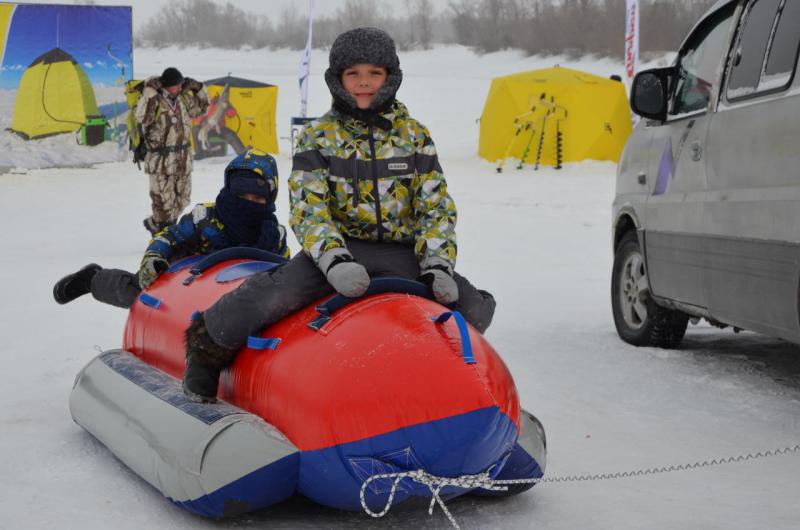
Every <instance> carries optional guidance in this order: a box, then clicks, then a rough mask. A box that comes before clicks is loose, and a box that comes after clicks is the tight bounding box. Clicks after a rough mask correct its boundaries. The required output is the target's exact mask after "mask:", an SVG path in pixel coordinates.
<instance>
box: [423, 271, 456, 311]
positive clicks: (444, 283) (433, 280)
mask: <svg viewBox="0 0 800 530" xmlns="http://www.w3.org/2000/svg"><path fill="white" fill-rule="evenodd" d="M417 280H418V281H420V282H422V283H424V284H425V285H427V286H428V287H430V288H431V291H433V297H434V298H435V299H436V301H437V302H439V303H440V304H443V305H447V304H452V303H453V302H455V301H456V300H458V285H457V284H456V281H455V280H454V279H453V273H452V272H451V269H450V267H449V266H447V265H444V264H439V263H434V264H429V265H427V266H426V267H425V268H422V270H421V271H420V274H419V278H417Z"/></svg>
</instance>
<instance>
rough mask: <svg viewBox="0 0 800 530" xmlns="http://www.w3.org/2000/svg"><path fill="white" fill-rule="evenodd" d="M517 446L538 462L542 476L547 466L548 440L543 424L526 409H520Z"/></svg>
mask: <svg viewBox="0 0 800 530" xmlns="http://www.w3.org/2000/svg"><path fill="white" fill-rule="evenodd" d="M519 412H520V414H519V431H520V432H519V438H517V444H519V445H520V447H522V448H523V449H525V451H526V452H527V453H528V454H529V455H531V456H532V457H533V459H534V460H536V463H537V464H539V469H541V471H542V474H544V468H545V466H546V465H547V438H546V436H545V434H544V426H543V425H542V422H540V421H539V420H538V419H536V416H534V415H533V414H531V413H530V412H528V411H527V410H525V409H520V411H519Z"/></svg>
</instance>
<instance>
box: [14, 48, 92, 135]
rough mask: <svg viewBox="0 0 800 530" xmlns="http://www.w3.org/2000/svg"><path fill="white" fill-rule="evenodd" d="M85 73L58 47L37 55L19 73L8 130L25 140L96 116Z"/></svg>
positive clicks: (76, 126) (72, 127)
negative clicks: (20, 73)
mask: <svg viewBox="0 0 800 530" xmlns="http://www.w3.org/2000/svg"><path fill="white" fill-rule="evenodd" d="M99 114H100V111H99V110H98V109H97V101H96V100H95V97H94V90H92V85H91V84H90V83H89V78H88V77H86V72H84V71H83V68H81V67H80V65H79V64H78V63H77V62H76V61H75V59H74V58H73V57H72V56H71V55H70V54H68V53H67V52H65V51H64V50H62V49H60V48H53V49H52V50H50V51H49V52H47V53H44V54H42V55H40V56H39V57H37V58H36V59H35V60H34V61H33V62H32V63H31V64H30V66H28V68H27V69H26V70H25V73H23V74H22V79H21V80H20V83H19V87H18V88H17V98H16V100H15V102H14V115H13V117H12V119H11V130H12V131H14V132H16V133H18V134H19V135H20V136H22V137H24V138H28V139H32V138H39V137H42V136H49V135H51V134H58V133H63V132H71V131H76V130H78V129H79V128H80V127H81V125H83V124H84V123H86V121H87V117H89V116H97V115H99Z"/></svg>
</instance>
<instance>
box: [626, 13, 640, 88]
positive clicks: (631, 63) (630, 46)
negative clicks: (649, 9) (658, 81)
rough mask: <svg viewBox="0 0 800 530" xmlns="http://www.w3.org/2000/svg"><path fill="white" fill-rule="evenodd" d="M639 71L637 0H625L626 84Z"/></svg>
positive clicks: (630, 81) (629, 82) (631, 80)
mask: <svg viewBox="0 0 800 530" xmlns="http://www.w3.org/2000/svg"><path fill="white" fill-rule="evenodd" d="M638 71H639V0H626V8H625V74H626V76H627V79H628V86H631V84H632V83H633V76H635V75H636V72H638Z"/></svg>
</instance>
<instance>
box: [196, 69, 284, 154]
mask: <svg viewBox="0 0 800 530" xmlns="http://www.w3.org/2000/svg"><path fill="white" fill-rule="evenodd" d="M205 85H206V86H207V87H208V96H209V98H210V99H211V100H212V101H213V100H214V98H215V97H219V96H220V95H221V94H222V91H223V90H224V88H225V86H228V91H229V94H228V96H227V97H228V100H229V103H230V106H231V107H232V108H233V109H235V110H236V112H235V113H232V112H231V113H228V114H225V126H226V127H227V128H228V129H230V130H232V131H233V132H235V133H236V136H238V137H239V139H240V140H241V141H242V143H243V144H244V145H245V146H251V147H255V148H256V149H259V150H261V151H266V152H267V153H274V154H277V153H278V134H277V132H276V131H277V129H276V125H275V107H276V105H277V103H278V87H277V86H275V85H268V84H266V83H259V82H258V81H251V80H249V79H242V78H240V77H232V76H230V75H229V76H226V77H220V78H217V79H211V80H209V81H206V82H205ZM230 114H233V115H232V116H231V115H230Z"/></svg>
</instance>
